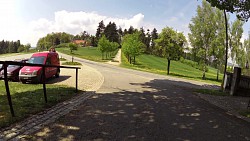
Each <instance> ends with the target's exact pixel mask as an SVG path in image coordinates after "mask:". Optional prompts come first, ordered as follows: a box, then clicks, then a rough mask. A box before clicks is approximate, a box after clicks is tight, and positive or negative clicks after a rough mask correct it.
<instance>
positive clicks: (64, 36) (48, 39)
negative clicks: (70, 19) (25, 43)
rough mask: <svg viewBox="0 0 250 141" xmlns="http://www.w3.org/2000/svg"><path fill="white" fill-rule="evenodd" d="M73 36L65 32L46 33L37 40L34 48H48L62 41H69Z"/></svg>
mask: <svg viewBox="0 0 250 141" xmlns="http://www.w3.org/2000/svg"><path fill="white" fill-rule="evenodd" d="M73 37H74V36H73V35H71V34H68V33H65V32H62V33H61V32H58V33H51V34H47V35H46V36H45V37H42V38H40V39H39V40H38V42H37V45H36V49H37V50H48V49H49V48H51V47H52V46H57V45H59V44H62V43H70V42H71V41H72V39H73Z"/></svg>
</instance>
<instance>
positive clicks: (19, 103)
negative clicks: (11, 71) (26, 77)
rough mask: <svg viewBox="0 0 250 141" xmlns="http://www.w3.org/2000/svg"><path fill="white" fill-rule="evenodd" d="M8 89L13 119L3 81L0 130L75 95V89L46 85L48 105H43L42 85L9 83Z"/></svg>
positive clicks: (1, 84)
mask: <svg viewBox="0 0 250 141" xmlns="http://www.w3.org/2000/svg"><path fill="white" fill-rule="evenodd" d="M9 87H10V93H11V98H12V104H13V108H14V112H15V117H12V116H11V113H10V109H9V104H8V100H7V96H6V91H5V85H4V81H0V128H3V127H6V126H9V125H10V124H12V123H15V122H17V121H20V120H22V119H24V118H27V117H29V116H30V115H32V114H36V113H38V112H41V111H43V110H45V109H47V108H49V107H52V106H53V105H56V104H57V103H59V102H62V101H65V100H67V99H70V98H71V97H73V96H75V95H76V93H75V92H74V90H75V88H72V87H67V86H62V85H52V84H47V85H46V88H47V89H46V90H47V99H48V103H45V100H44V96H43V86H42V84H21V83H15V82H9ZM79 92H80V91H79Z"/></svg>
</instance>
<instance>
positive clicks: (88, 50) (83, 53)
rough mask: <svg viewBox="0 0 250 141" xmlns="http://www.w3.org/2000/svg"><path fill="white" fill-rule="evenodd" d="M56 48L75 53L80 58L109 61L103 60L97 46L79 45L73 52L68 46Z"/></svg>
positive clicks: (69, 53) (66, 52) (65, 52)
mask: <svg viewBox="0 0 250 141" xmlns="http://www.w3.org/2000/svg"><path fill="white" fill-rule="evenodd" d="M56 50H57V51H59V52H61V53H64V54H68V55H73V56H76V57H79V58H83V59H88V60H92V61H97V62H106V61H108V60H102V54H101V52H100V51H99V50H98V48H97V47H78V49H77V50H74V51H73V53H71V52H70V49H69V48H66V47H64V48H56ZM114 54H115V53H114Z"/></svg>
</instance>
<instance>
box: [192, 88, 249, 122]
mask: <svg viewBox="0 0 250 141" xmlns="http://www.w3.org/2000/svg"><path fill="white" fill-rule="evenodd" d="M195 94H196V95H197V96H198V97H199V98H201V99H203V100H205V101H207V102H208V103H210V104H212V105H214V106H216V107H218V108H220V109H222V110H224V111H226V113H227V114H228V115H231V116H235V117H236V118H238V119H242V120H244V121H246V122H248V123H250V118H248V117H245V116H242V115H240V114H239V112H237V111H236V110H234V109H229V108H227V107H226V106H223V104H220V102H217V101H216V100H215V99H216V96H213V97H215V98H214V99H213V100H212V99H209V98H208V97H207V96H204V94H201V93H195ZM209 96H210V97H212V96H211V95H209Z"/></svg>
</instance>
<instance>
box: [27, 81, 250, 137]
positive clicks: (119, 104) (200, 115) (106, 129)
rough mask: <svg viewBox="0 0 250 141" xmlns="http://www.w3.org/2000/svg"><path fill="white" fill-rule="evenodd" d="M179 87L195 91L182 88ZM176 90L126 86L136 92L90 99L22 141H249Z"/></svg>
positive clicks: (153, 84) (239, 125) (162, 84)
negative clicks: (26, 140) (39, 140)
mask: <svg viewBox="0 0 250 141" xmlns="http://www.w3.org/2000/svg"><path fill="white" fill-rule="evenodd" d="M181 83H182V84H181ZM175 84H176V85H175ZM179 84H181V85H182V86H191V85H192V87H198V86H197V85H193V84H191V83H186V82H179ZM179 84H178V85H177V82H176V81H171V80H163V79H154V80H151V81H149V82H146V83H130V85H131V86H132V87H133V86H140V87H141V88H142V89H131V90H124V89H121V88H119V92H110V93H101V94H96V95H94V96H93V97H91V98H89V100H88V101H86V102H85V103H84V104H83V105H81V106H80V107H78V108H77V109H76V110H74V111H72V112H71V113H70V114H68V115H66V116H65V117H63V118H61V119H60V120H59V121H58V122H56V123H54V124H52V125H50V126H49V127H45V128H44V129H43V130H41V131H39V132H37V133H36V134H35V135H32V136H29V137H28V138H26V139H28V140H32V139H33V140H38V139H42V140H63V139H67V140H100V141H102V140H107V141H110V140H149V141H152V140H157V141H165V140H209V141H210V140H250V135H249V133H250V124H249V123H247V122H244V121H242V120H240V119H237V118H234V117H233V116H229V115H228V114H226V112H225V111H223V110H221V109H219V108H217V107H215V106H213V105H210V104H209V103H207V102H205V101H204V100H201V99H200V98H199V97H197V96H196V95H194V94H193V91H192V89H190V88H187V87H182V86H179ZM141 90H142V91H141Z"/></svg>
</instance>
